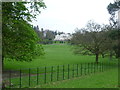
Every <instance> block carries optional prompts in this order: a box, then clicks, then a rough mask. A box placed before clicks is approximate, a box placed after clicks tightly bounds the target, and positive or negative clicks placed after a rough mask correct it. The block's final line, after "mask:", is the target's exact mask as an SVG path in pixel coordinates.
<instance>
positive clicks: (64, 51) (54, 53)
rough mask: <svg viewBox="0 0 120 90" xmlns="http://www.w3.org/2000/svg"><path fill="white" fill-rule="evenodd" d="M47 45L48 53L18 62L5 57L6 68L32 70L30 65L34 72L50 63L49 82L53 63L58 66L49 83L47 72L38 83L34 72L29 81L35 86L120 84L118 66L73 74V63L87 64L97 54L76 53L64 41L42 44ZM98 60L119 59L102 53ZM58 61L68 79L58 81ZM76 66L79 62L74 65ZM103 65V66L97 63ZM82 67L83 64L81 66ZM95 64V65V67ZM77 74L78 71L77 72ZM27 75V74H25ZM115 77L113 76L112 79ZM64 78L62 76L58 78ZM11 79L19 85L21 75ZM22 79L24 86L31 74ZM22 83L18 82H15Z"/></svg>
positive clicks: (41, 71)
mask: <svg viewBox="0 0 120 90" xmlns="http://www.w3.org/2000/svg"><path fill="white" fill-rule="evenodd" d="M43 47H44V49H45V53H46V54H45V55H44V56H42V57H36V58H35V59H33V61H32V62H18V61H14V60H13V61H8V60H7V59H5V61H4V64H5V65H4V66H5V67H4V68H5V70H9V69H11V70H17V69H20V68H21V69H24V70H25V71H24V70H22V72H27V73H28V72H29V69H28V68H33V69H31V73H32V74H34V72H35V73H36V70H37V67H40V68H39V73H44V70H45V68H44V67H45V66H46V67H47V76H46V79H47V81H46V82H47V83H49V82H51V66H53V67H55V68H54V71H55V72H54V74H53V81H55V82H52V83H50V84H44V78H45V75H44V74H41V75H40V76H39V83H42V85H41V84H38V85H36V84H37V81H36V78H37V77H36V75H33V76H31V80H30V84H31V86H30V87H32V88H107V87H111V88H115V87H117V82H118V78H117V77H118V74H117V68H113V69H111V70H108V71H105V72H99V71H98V72H96V74H93V73H92V74H90V75H82V77H81V76H80V78H79V77H76V76H75V78H73V75H72V74H73V72H72V69H73V64H74V65H77V64H80V65H81V64H83V65H84V64H85V63H91V62H95V56H88V55H87V56H84V55H74V54H73V47H72V46H70V45H67V44H63V45H62V44H61V45H44V46H43ZM99 62H104V63H106V64H107V63H108V62H109V65H111V67H112V65H115V64H116V63H117V59H115V58H113V60H111V61H110V60H109V57H105V58H102V57H101V56H100V57H99ZM68 64H69V65H70V66H71V67H70V73H71V78H70V79H67V78H68V77H67V76H68V72H67V70H68V69H67V66H68ZM57 65H59V66H62V65H64V66H65V75H64V76H65V78H66V80H63V81H57V80H56V76H57V75H56V74H57V72H56V71H57ZM75 67H76V66H75ZM98 67H99V68H100V66H98ZM62 68H63V67H61V70H60V73H59V75H60V76H62V74H63V73H62V70H63V69H62ZM79 68H80V66H79ZM93 68H94V67H93ZM74 74H77V73H74ZM23 76H24V75H23ZM111 78H112V80H111ZM59 79H60V80H62V77H61V78H59ZM11 80H12V83H15V84H17V85H19V80H20V79H19V77H17V78H12V79H11ZM21 80H22V87H29V77H28V75H27V76H25V77H22V78H21ZM16 87H19V86H16Z"/></svg>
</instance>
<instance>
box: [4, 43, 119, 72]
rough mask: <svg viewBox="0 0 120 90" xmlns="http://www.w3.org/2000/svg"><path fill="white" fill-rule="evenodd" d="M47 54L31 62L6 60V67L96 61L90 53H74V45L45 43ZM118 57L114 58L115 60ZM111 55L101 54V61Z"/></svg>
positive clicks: (7, 68) (31, 66) (29, 66)
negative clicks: (103, 55) (103, 56)
mask: <svg viewBox="0 0 120 90" xmlns="http://www.w3.org/2000/svg"><path fill="white" fill-rule="evenodd" d="M43 47H44V49H45V55H44V56H41V57H36V58H35V59H33V61H31V62H19V61H15V60H12V61H10V60H9V59H7V58H6V59H5V60H4V69H6V70H9V69H12V70H16V69H20V68H21V69H24V68H36V67H45V66H46V67H47V66H57V65H66V64H81V63H89V62H95V56H94V55H93V56H88V55H75V54H74V53H73V47H72V46H71V45H67V44H63V45H57V44H56V45H44V46H43ZM116 60H117V59H115V58H114V60H112V61H113V63H114V61H116ZM108 61H110V60H109V57H105V58H102V57H101V56H99V62H108Z"/></svg>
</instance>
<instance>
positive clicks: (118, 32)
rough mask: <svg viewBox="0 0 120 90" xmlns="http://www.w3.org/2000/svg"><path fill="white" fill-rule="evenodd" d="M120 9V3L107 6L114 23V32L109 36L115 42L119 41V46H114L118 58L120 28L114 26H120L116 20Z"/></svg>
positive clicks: (119, 54)
mask: <svg viewBox="0 0 120 90" xmlns="http://www.w3.org/2000/svg"><path fill="white" fill-rule="evenodd" d="M119 9H120V1H116V2H114V3H113V4H111V3H110V4H109V5H108V6H107V10H108V12H109V14H110V15H111V18H110V20H111V21H112V22H113V25H112V30H111V33H110V35H109V36H110V38H111V39H112V40H113V41H114V42H115V41H117V44H115V45H114V46H113V49H114V51H115V53H116V57H117V58H119V57H120V28H119V27H114V26H116V25H117V24H118V22H117V21H116V20H115V12H116V11H118V10H119Z"/></svg>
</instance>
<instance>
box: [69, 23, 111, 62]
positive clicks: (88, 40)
mask: <svg viewBox="0 0 120 90" xmlns="http://www.w3.org/2000/svg"><path fill="white" fill-rule="evenodd" d="M71 42H72V43H73V44H75V45H76V46H77V49H75V53H76V54H84V55H86V54H87V55H88V54H94V55H95V56H96V63H98V57H99V55H100V54H102V53H103V52H105V51H106V50H107V49H108V48H107V47H106V45H107V43H109V42H107V36H106V31H105V28H103V27H102V26H101V25H99V24H97V23H95V22H93V21H89V22H88V23H87V25H86V28H82V29H80V30H79V29H78V30H77V31H76V33H74V34H73V38H72V39H71Z"/></svg>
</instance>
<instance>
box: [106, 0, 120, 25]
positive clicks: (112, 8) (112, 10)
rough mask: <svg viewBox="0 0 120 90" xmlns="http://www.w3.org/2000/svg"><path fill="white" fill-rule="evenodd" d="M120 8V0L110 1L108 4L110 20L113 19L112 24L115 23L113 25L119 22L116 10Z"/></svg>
mask: <svg viewBox="0 0 120 90" xmlns="http://www.w3.org/2000/svg"><path fill="white" fill-rule="evenodd" d="M119 9H120V1H118V2H114V3H113V4H112V3H110V4H109V5H108V6H107V10H108V12H109V14H110V15H111V17H110V21H112V22H111V24H112V23H113V26H114V25H116V24H117V21H116V19H115V12H116V11H118V10H119Z"/></svg>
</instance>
